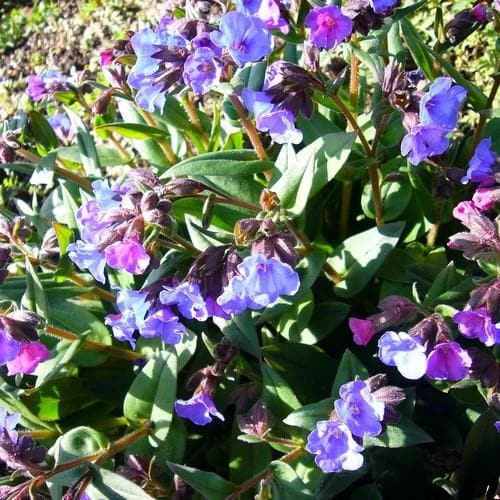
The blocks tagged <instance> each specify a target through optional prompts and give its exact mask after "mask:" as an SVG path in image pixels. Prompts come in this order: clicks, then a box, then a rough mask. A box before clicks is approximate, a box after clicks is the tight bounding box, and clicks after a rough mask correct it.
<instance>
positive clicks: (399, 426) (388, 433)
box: [363, 416, 433, 448]
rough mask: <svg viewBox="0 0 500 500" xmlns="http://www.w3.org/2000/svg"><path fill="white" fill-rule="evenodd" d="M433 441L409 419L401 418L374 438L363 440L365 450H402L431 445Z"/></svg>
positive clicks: (388, 425)
mask: <svg viewBox="0 0 500 500" xmlns="http://www.w3.org/2000/svg"><path fill="white" fill-rule="evenodd" d="M432 441H433V439H432V438H431V437H430V436H429V435H428V434H427V433H426V432H424V431H423V430H422V429H421V428H420V427H419V426H418V425H417V424H415V423H414V422H412V421H411V420H410V419H409V418H407V417H405V416H402V417H401V418H400V420H399V421H398V422H397V423H395V424H387V427H386V429H385V431H384V432H383V433H382V434H380V435H378V436H376V437H370V438H364V439H363V445H364V446H365V448H369V447H372V446H383V447H387V448H403V447H406V446H415V445H417V444H422V443H431V442H432Z"/></svg>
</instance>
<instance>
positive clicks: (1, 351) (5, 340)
mask: <svg viewBox="0 0 500 500" xmlns="http://www.w3.org/2000/svg"><path fill="white" fill-rule="evenodd" d="M19 349H20V342H18V341H17V340H15V339H13V338H12V337H11V336H10V335H9V334H8V333H7V332H6V331H5V330H4V329H3V328H0V365H5V364H6V363H8V362H9V361H12V360H13V359H15V358H16V356H17V355H18V353H19Z"/></svg>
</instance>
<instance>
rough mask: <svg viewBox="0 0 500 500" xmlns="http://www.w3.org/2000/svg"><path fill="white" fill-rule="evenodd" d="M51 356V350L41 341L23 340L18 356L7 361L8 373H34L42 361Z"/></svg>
mask: <svg viewBox="0 0 500 500" xmlns="http://www.w3.org/2000/svg"><path fill="white" fill-rule="evenodd" d="M49 358H50V351H49V350H48V349H47V348H46V347H45V346H44V345H43V344H42V343H41V342H28V343H24V342H23V343H21V344H20V345H19V353H18V354H17V356H16V357H15V358H14V359H13V360H12V361H9V362H8V363H7V368H8V374H9V375H16V374H18V373H24V374H29V373H33V372H34V371H35V370H36V367H37V366H38V365H39V364H40V363H41V362H42V361H46V360H47V359H49Z"/></svg>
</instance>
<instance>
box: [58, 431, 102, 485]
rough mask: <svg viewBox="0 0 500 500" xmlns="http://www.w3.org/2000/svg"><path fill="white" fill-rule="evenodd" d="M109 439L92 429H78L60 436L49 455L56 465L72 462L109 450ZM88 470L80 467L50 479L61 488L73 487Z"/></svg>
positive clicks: (85, 467)
mask: <svg viewBox="0 0 500 500" xmlns="http://www.w3.org/2000/svg"><path fill="white" fill-rule="evenodd" d="M109 445H110V442H109V439H108V438H107V437H106V436H105V435H104V434H102V433H101V432H98V431H95V430H94V429H91V428H90V427H83V426H82V427H76V428H75V429H71V430H70V431H68V432H67V433H66V434H64V435H62V436H60V437H59V438H58V439H57V441H56V442H55V444H54V446H53V447H52V448H51V449H50V450H49V455H50V456H52V457H53V458H54V462H55V465H56V466H58V465H61V464H64V463H66V462H71V461H72V460H76V459H77V458H81V457H84V456H86V455H91V454H92V453H95V452H97V451H100V450H104V449H107V448H108V447H109ZM86 469H87V466H86V465H80V466H79V467H74V468H72V469H70V470H67V471H64V472H61V473H59V474H57V475H55V476H52V477H51V478H50V483H52V484H55V485H61V486H71V484H72V483H73V482H74V481H76V480H77V479H78V478H79V477H80V476H81V475H82V474H83V473H84V472H85V470H86Z"/></svg>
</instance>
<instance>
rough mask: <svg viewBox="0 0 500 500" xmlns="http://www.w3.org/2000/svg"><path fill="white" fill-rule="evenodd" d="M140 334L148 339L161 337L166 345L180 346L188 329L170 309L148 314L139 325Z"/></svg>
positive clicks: (163, 308) (161, 309)
mask: <svg viewBox="0 0 500 500" xmlns="http://www.w3.org/2000/svg"><path fill="white" fill-rule="evenodd" d="M138 326H139V334H140V335H142V336H143V337H144V338H146V339H150V338H153V337H161V339H162V340H163V342H165V344H178V343H179V342H181V341H182V337H183V336H184V335H185V334H186V333H187V330H186V327H185V326H184V325H183V324H182V323H180V322H179V318H178V316H176V315H175V314H174V313H173V312H172V311H171V310H170V309H169V308H168V307H162V308H160V309H157V310H156V311H154V312H153V313H150V314H148V316H147V317H146V319H145V320H144V321H143V322H142V323H140V324H139V325H138Z"/></svg>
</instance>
